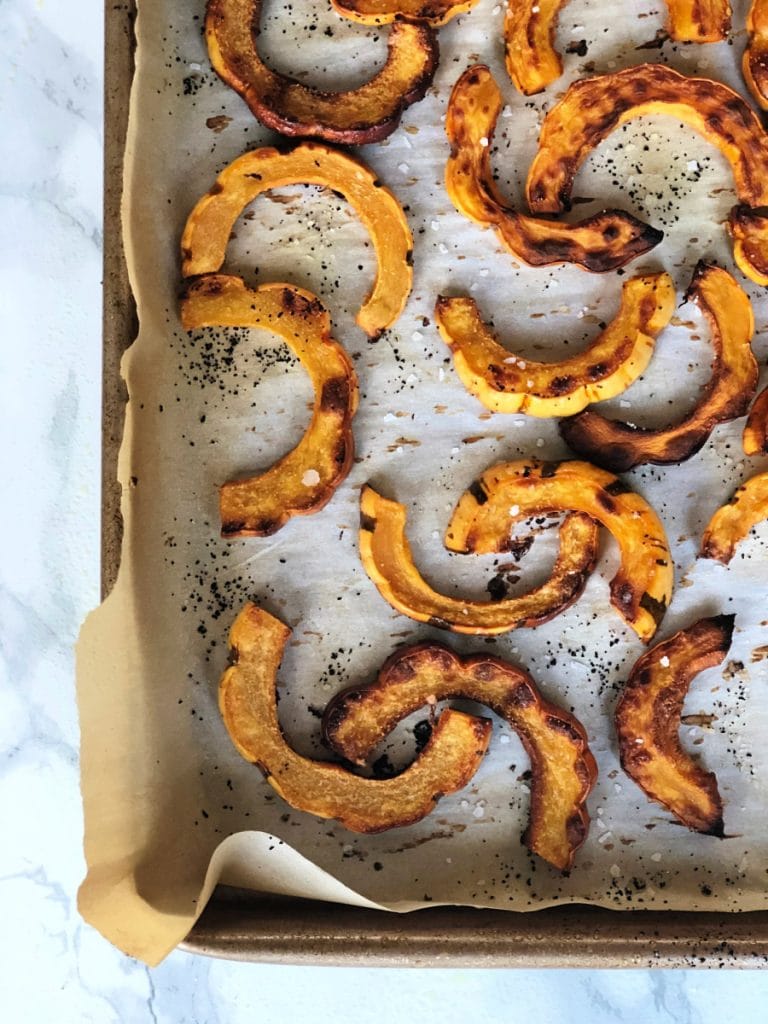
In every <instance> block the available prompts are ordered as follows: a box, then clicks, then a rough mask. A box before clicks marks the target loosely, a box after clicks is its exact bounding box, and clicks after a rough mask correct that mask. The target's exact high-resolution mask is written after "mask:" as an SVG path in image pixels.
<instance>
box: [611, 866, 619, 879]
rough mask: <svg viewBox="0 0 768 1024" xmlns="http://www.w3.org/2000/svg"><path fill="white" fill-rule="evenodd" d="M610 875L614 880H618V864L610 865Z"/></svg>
mask: <svg viewBox="0 0 768 1024" xmlns="http://www.w3.org/2000/svg"><path fill="white" fill-rule="evenodd" d="M611 874H612V875H613V877H614V878H618V877H619V876H620V875H621V868H620V867H619V865H618V864H611Z"/></svg>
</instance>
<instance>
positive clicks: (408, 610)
mask: <svg viewBox="0 0 768 1024" xmlns="http://www.w3.org/2000/svg"><path fill="white" fill-rule="evenodd" d="M406 517H407V513H406V508H405V506H404V505H401V504H400V503H399V502H397V501H391V500H390V499H389V498H383V497H382V496H381V495H380V494H377V493H376V491H374V489H373V488H372V487H370V486H368V485H366V486H365V487H363V490H362V494H361V496H360V534H359V537H360V558H361V560H362V563H363V568H364V569H365V571H366V573H367V574H368V576H369V578H370V579H371V580H372V581H373V582H374V583H375V585H376V587H377V589H378V591H379V593H380V594H381V596H382V597H383V598H384V600H385V601H386V602H387V603H388V604H390V605H391V606H392V607H393V608H395V609H396V610H397V611H399V612H401V614H403V615H407V616H408V617H409V618H411V619H415V620H416V621H417V622H426V623H428V624H429V625H430V626H437V627H438V628H439V629H447V630H450V631H451V632H452V633H467V634H469V635H474V636H497V635H499V634H501V633H508V632H509V631H510V630H513V629H519V628H520V627H523V626H536V625H539V624H540V623H542V622H548V621H549V620H550V619H552V618H554V617H555V616H556V615H559V614H560V612H562V611H565V609H566V608H568V607H570V605H571V604H573V602H574V601H576V600H577V599H578V598H579V596H580V594H581V592H582V591H583V589H584V586H585V584H586V582H587V579H588V577H589V574H590V573H591V572H592V570H593V569H594V567H595V561H596V559H597V541H598V529H597V524H596V523H595V522H594V521H593V520H592V519H590V517H589V516H585V515H578V514H575V515H570V516H568V517H567V518H566V519H565V520H564V521H563V524H562V526H561V527H560V552H559V554H558V558H557V561H556V562H555V565H554V567H553V569H552V575H551V577H550V579H549V580H548V581H547V582H546V583H544V584H542V585H541V586H539V587H536V588H535V589H534V590H531V591H529V592H528V593H526V594H521V595H520V596H518V597H510V598H506V599H503V600H501V601H493V602H487V601H470V600H467V601H464V600H461V599H460V598H452V597H448V596H447V595H445V594H440V593H438V592H437V591H435V590H433V589H432V587H430V586H429V584H428V583H427V582H426V581H425V580H424V578H423V577H422V576H421V574H420V573H419V571H418V569H417V568H416V566H415V565H414V562H413V555H412V554H411V547H410V544H409V543H408V540H407V538H406V535H405V526H406ZM388 563H389V564H388Z"/></svg>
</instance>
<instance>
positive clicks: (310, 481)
mask: <svg viewBox="0 0 768 1024" xmlns="http://www.w3.org/2000/svg"><path fill="white" fill-rule="evenodd" d="M301 482H302V483H303V484H304V486H305V487H314V486H315V484H319V483H320V474H319V473H318V472H317V470H316V469H307V470H305V472H304V476H303V477H302V478H301Z"/></svg>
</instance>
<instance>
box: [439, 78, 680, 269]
mask: <svg viewBox="0 0 768 1024" xmlns="http://www.w3.org/2000/svg"><path fill="white" fill-rule="evenodd" d="M501 104H502V100H501V93H500V92H499V87H498V86H497V84H496V82H495V81H494V79H493V76H492V75H491V73H490V71H489V70H488V68H487V67H486V66H485V65H484V64H476V65H474V67H471V68H468V69H467V70H466V71H465V72H464V74H463V75H462V76H461V77H460V78H459V80H458V81H457V82H456V85H455V86H454V87H453V92H452V93H451V98H450V101H449V103H448V114H447V117H446V121H445V130H446V133H447V135H448V138H449V140H450V143H451V155H450V157H449V160H448V164H447V166H446V170H445V187H446V189H447V191H448V195H449V197H450V199H451V202H452V203H453V205H454V206H455V207H456V209H457V210H458V211H459V213H462V214H463V215H464V216H465V217H468V218H469V220H472V221H474V222H475V223H476V224H481V225H483V226H484V227H492V228H493V229H494V231H495V232H496V234H497V235H498V237H499V239H500V240H501V241H502V243H503V244H504V246H505V247H506V248H507V249H508V250H509V251H510V252H511V253H512V255H513V256H516V257H517V258H518V259H521V260H523V262H524V263H528V264H530V266H533V267H543V266H548V265H549V264H552V263H577V264H579V266H581V267H583V268H584V269H585V270H590V271H592V272H593V273H605V272H607V271H609V270H616V269H617V267H623V266H624V264H625V263H629V262H630V260H633V259H635V257H637V256H640V255H642V254H643V253H645V252H648V250H649V249H652V248H653V247H654V246H655V245H658V243H659V242H660V241H661V239H662V238H663V237H664V236H663V233H662V232H661V231H657V230H656V229H655V228H652V227H650V226H649V225H648V224H643V223H642V222H641V221H639V220H636V219H635V218H634V217H631V216H630V215H629V214H628V213H622V212H620V211H618V210H604V211H603V212H602V213H598V214H596V215H595V216H594V217H587V218H586V219H585V220H582V221H579V222H578V223H576V224H565V223H561V222H559V221H555V220H548V219H546V218H543V217H529V216H525V215H523V214H521V213H518V212H517V211H516V210H514V209H513V208H512V207H511V206H510V205H509V202H508V201H507V200H506V199H504V197H503V196H502V195H501V193H500V191H499V189H498V187H497V185H496V183H495V182H494V180H493V174H492V172H491V162H490V150H491V143H492V141H493V133H494V130H495V128H496V122H497V120H498V117H499V112H500V110H501Z"/></svg>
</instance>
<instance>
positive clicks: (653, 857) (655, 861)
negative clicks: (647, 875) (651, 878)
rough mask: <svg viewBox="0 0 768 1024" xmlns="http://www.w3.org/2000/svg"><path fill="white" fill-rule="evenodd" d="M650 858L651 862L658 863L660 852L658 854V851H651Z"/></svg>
mask: <svg viewBox="0 0 768 1024" xmlns="http://www.w3.org/2000/svg"><path fill="white" fill-rule="evenodd" d="M651 860H652V861H653V862H654V863H655V864H658V863H659V861H660V860H661V854H660V853H652V854H651Z"/></svg>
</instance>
